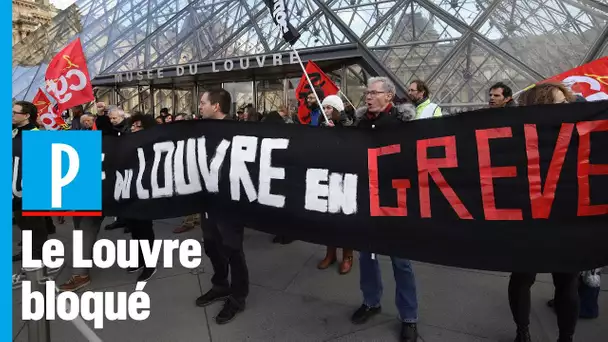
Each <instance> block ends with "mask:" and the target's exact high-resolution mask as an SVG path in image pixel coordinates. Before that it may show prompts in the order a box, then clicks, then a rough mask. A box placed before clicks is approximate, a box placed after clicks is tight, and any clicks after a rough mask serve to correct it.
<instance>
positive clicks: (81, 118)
mask: <svg viewBox="0 0 608 342" xmlns="http://www.w3.org/2000/svg"><path fill="white" fill-rule="evenodd" d="M85 118H91V119H93V121H95V115H93V114H89V113H85V114H82V115H81V116H80V123H82V120H83V119H85Z"/></svg>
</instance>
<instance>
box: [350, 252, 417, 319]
mask: <svg viewBox="0 0 608 342" xmlns="http://www.w3.org/2000/svg"><path fill="white" fill-rule="evenodd" d="M391 261H392V264H393V274H394V275H395V284H396V290H395V305H396V306H397V310H399V320H401V321H402V322H404V323H416V322H417V321H418V299H417V298H416V280H415V279H414V271H413V270H412V264H411V263H410V261H409V260H407V259H402V258H397V257H391ZM359 268H360V269H361V270H360V272H361V279H360V283H359V284H360V287H361V292H363V304H364V305H366V306H369V307H378V306H380V300H381V299H382V276H381V275H380V266H379V265H378V259H377V258H376V259H372V257H371V254H370V253H367V252H359Z"/></svg>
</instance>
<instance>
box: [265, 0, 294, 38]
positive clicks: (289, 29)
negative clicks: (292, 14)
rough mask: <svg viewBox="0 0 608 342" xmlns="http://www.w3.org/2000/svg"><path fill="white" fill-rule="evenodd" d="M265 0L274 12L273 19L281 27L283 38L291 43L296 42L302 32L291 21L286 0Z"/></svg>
mask: <svg viewBox="0 0 608 342" xmlns="http://www.w3.org/2000/svg"><path fill="white" fill-rule="evenodd" d="M264 2H265V3H266V6H268V9H269V10H270V13H272V20H273V21H274V23H275V24H277V26H279V27H280V28H281V33H283V39H285V41H286V42H288V43H289V44H291V45H293V44H295V43H296V42H297V41H298V39H299V38H300V32H298V30H297V29H296V28H295V27H293V26H292V25H291V24H290V23H289V18H288V17H287V11H286V9H287V6H286V5H285V0H264Z"/></svg>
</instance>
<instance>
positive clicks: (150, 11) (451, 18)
mask: <svg viewBox="0 0 608 342" xmlns="http://www.w3.org/2000/svg"><path fill="white" fill-rule="evenodd" d="M287 3H288V11H289V16H290V21H291V23H292V24H293V25H294V26H295V27H297V29H298V30H299V31H300V32H301V34H302V36H301V38H300V40H299V41H298V42H297V43H296V45H295V46H296V47H297V48H298V49H304V50H305V49H307V48H317V50H323V51H324V53H325V54H327V53H331V52H332V51H334V50H335V49H337V48H338V47H340V46H343V45H344V44H351V45H353V46H355V47H356V49H357V52H358V54H359V55H360V56H361V58H362V61H363V63H362V64H364V69H365V71H366V72H367V73H369V74H378V75H383V76H387V77H389V78H391V79H392V80H393V81H394V82H395V83H396V84H397V86H398V91H399V92H400V93H403V92H405V90H406V87H407V84H408V83H409V82H410V81H411V80H413V79H416V78H419V79H423V80H425V81H426V82H427V83H428V84H429V85H430V87H431V91H432V92H433V93H434V95H433V96H434V98H435V101H436V102H439V103H442V105H443V106H447V107H449V106H461V107H462V106H466V105H467V104H470V105H474V104H479V103H483V102H485V101H486V98H485V97H486V96H487V95H486V93H487V89H488V87H489V86H490V85H491V84H492V83H494V82H496V81H503V82H505V83H507V84H509V85H510V86H512V88H513V89H514V90H518V89H521V88H523V87H525V86H527V85H529V84H530V83H532V82H535V81H538V80H542V79H544V78H547V77H549V76H552V75H554V74H557V73H560V72H563V71H565V70H568V69H570V68H573V67H575V66H578V65H581V64H584V63H586V62H589V61H591V60H594V59H596V58H599V57H602V56H605V55H607V54H608V39H607V38H608V4H607V3H606V2H605V1H598V0H379V1H372V0H290V1H287ZM76 36H79V37H80V38H81V40H82V42H83V47H84V51H85V54H86V56H87V60H88V67H89V72H90V74H91V77H93V78H94V77H96V76H99V77H101V76H107V75H111V74H114V73H117V72H121V71H131V70H144V69H149V68H156V67H166V66H174V65H178V64H188V63H198V62H205V61H210V60H214V59H220V58H227V57H240V56H249V55H257V54H262V53H267V54H268V53H276V52H283V51H287V50H288V49H289V46H288V45H287V44H286V43H285V42H284V41H283V40H282V39H281V37H280V35H279V32H278V30H277V29H276V26H275V25H274V23H273V21H272V18H271V14H270V12H269V11H268V9H267V8H266V7H265V5H264V3H263V1H262V0H120V1H119V0H78V1H77V2H76V3H75V4H74V5H72V6H71V7H69V8H68V9H66V10H64V11H62V12H61V13H59V14H58V15H57V16H56V17H55V18H54V19H53V21H52V22H51V23H50V24H48V25H45V26H43V27H41V28H40V29H39V30H37V31H36V32H34V33H32V34H31V35H30V36H28V37H26V38H25V39H24V40H23V41H22V42H20V43H18V44H17V45H15V46H14V47H13V80H12V83H13V98H15V99H18V100H21V99H32V98H33V96H34V94H35V92H36V90H37V87H38V86H40V85H41V84H42V80H43V77H44V71H45V69H46V64H45V63H46V62H48V61H49V60H50V59H51V58H52V56H53V55H54V54H55V53H56V52H57V51H59V50H60V49H61V48H62V47H63V46H65V44H67V43H68V42H69V41H71V40H72V39H74V38H76ZM311 58H313V59H314V56H313V57H311ZM362 80H364V77H363V78H362Z"/></svg>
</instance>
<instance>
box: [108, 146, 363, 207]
mask: <svg viewBox="0 0 608 342" xmlns="http://www.w3.org/2000/svg"><path fill="white" fill-rule="evenodd" d="M209 147H210V148H211V153H208V148H209ZM288 147H289V139H284V138H258V137H253V136H244V135H238V136H234V137H232V139H231V140H227V139H223V140H222V141H221V142H220V143H219V144H217V145H216V146H208V143H207V140H206V139H205V137H204V136H202V137H200V138H198V139H195V138H191V139H187V140H178V141H162V142H157V143H155V144H154V145H153V146H152V149H153V152H154V153H153V156H152V158H153V160H152V163H150V161H149V160H146V153H145V151H144V149H143V148H141V147H140V148H138V149H137V160H138V164H139V166H138V169H127V170H124V171H123V172H120V171H118V170H117V171H116V183H115V186H114V199H115V200H116V201H120V200H122V199H132V198H137V199H140V200H148V199H157V198H163V197H173V196H179V195H190V194H195V193H200V192H203V191H206V192H208V193H212V194H214V193H218V192H220V188H219V187H220V171H221V169H222V166H223V165H224V163H225V161H226V159H227V157H228V158H229V162H230V169H229V173H228V175H229V181H230V197H231V199H232V200H233V201H237V202H238V201H241V198H243V200H246V201H247V202H249V203H252V202H255V201H257V202H258V203H259V204H262V205H264V206H270V207H275V208H284V207H285V203H286V196H285V195H284V194H279V193H274V192H273V191H272V184H273V182H276V181H283V180H285V179H286V170H285V168H284V167H278V166H277V165H273V163H272V156H273V154H274V153H281V152H285V151H286V150H287V149H288ZM258 151H259V153H258ZM148 156H150V154H148ZM148 159H149V158H148ZM150 164H151V167H149V170H147V169H146V167H147V166H150ZM248 164H249V165H251V167H257V168H258V169H259V170H258V171H259V172H258V175H259V177H258V178H257V179H256V178H254V177H252V176H251V173H250V171H249V166H248ZM146 177H149V179H150V188H149V189H147V188H146V187H144V185H143V184H142V180H143V179H145V178H146ZM305 181H306V193H305V209H306V210H309V211H317V212H322V213H332V214H338V213H340V214H344V215H353V214H355V213H356V212H357V184H358V177H357V175H356V174H350V173H338V172H330V170H328V169H316V168H310V169H307V172H306V179H305ZM133 183H135V186H133ZM243 191H244V193H242V192H243Z"/></svg>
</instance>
